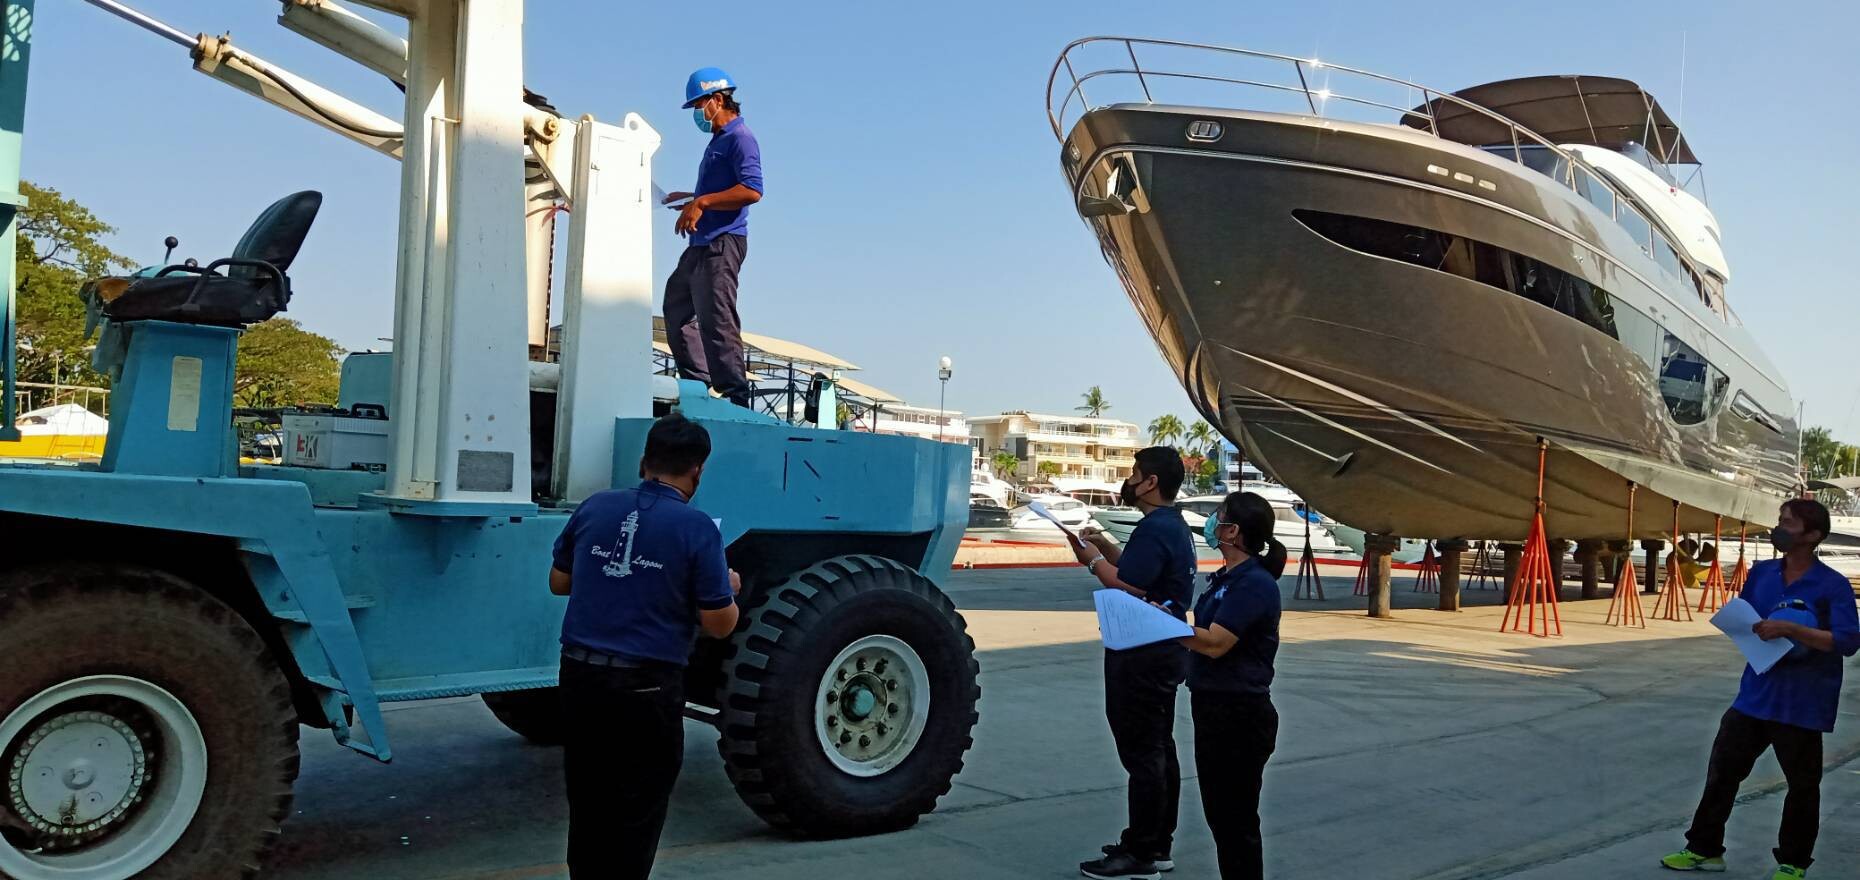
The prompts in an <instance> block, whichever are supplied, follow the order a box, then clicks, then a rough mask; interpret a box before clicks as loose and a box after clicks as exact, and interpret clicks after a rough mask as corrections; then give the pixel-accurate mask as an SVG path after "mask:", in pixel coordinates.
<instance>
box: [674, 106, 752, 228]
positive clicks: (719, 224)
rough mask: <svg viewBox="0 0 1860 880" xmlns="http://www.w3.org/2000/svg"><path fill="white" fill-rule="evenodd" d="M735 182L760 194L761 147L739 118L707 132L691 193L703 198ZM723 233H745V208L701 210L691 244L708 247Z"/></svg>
mask: <svg viewBox="0 0 1860 880" xmlns="http://www.w3.org/2000/svg"><path fill="white" fill-rule="evenodd" d="M739 183H740V184H742V185H744V186H746V187H749V188H750V189H753V190H755V191H756V192H762V191H763V190H762V146H761V145H760V144H758V143H756V135H755V133H754V132H752V131H750V130H749V126H748V125H746V124H744V123H743V117H741V116H738V117H736V118H735V119H732V120H730V124H729V125H726V126H724V127H723V128H722V130H720V131H713V132H711V135H710V145H709V146H707V147H705V148H704V158H703V159H702V160H701V161H699V162H698V176H697V186H696V187H695V188H693V189H692V192H695V193H697V194H698V195H700V196H707V195H710V194H711V193H720V192H723V191H724V190H727V189H729V188H730V187H733V186H735V185H737V184H739ZM726 232H729V233H735V234H736V235H748V234H749V209H748V208H746V207H745V208H737V209H736V210H734V211H717V210H711V211H705V212H704V215H703V216H702V217H699V218H698V222H697V231H696V232H693V233H691V244H692V245H693V246H696V245H704V244H710V242H711V240H712V239H714V238H716V237H717V236H719V235H722V234H724V233H726Z"/></svg>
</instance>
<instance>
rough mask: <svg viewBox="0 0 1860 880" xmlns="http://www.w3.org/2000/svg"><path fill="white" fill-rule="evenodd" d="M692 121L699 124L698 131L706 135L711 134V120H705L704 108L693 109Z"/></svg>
mask: <svg viewBox="0 0 1860 880" xmlns="http://www.w3.org/2000/svg"><path fill="white" fill-rule="evenodd" d="M691 121H693V122H696V123H697V129H698V131H701V132H703V133H705V134H710V120H708V119H705V118H704V108H702V107H693V108H691Z"/></svg>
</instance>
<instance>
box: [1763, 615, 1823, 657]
mask: <svg viewBox="0 0 1860 880" xmlns="http://www.w3.org/2000/svg"><path fill="white" fill-rule="evenodd" d="M1769 619H1771V620H1786V621H1789V622H1790V623H1799V624H1801V625H1803V626H1806V627H1811V628H1812V627H1820V626H1821V621H1819V620H1816V619H1815V612H1813V611H1810V610H1808V609H1807V608H1792V607H1783V608H1778V609H1776V610H1775V611H1772V612H1770V618H1769ZM1790 641H1791V642H1793V643H1794V644H1795V647H1793V648H1790V649H1789V653H1788V655H1787V656H1788V658H1789V659H1791V660H1799V659H1801V658H1803V657H1806V656H1808V652H1809V647H1808V646H1807V645H1804V644H1802V643H1801V642H1796V641H1795V640H1794V639H1791V640H1790Z"/></svg>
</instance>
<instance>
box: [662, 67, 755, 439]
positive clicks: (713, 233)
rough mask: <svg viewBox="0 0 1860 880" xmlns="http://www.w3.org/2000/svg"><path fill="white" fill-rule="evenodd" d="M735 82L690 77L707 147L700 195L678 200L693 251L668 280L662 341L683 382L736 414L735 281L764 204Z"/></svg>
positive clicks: (668, 200) (705, 74)
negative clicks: (697, 385)
mask: <svg viewBox="0 0 1860 880" xmlns="http://www.w3.org/2000/svg"><path fill="white" fill-rule="evenodd" d="M735 94H736V80H734V79H731V78H730V75H729V74H727V73H724V72H723V71H722V70H719V69H718V68H715V67H705V68H702V69H699V70H698V71H697V72H695V73H693V74H691V79H690V80H689V81H688V82H686V83H685V107H687V108H689V109H690V110H691V116H692V118H693V119H694V120H695V121H696V123H697V127H698V130H699V131H703V132H709V133H710V145H709V146H707V147H705V149H704V158H703V160H701V161H700V162H699V163H698V176H697V192H695V193H689V192H675V193H670V194H668V195H667V196H666V197H665V204H668V205H670V204H672V203H674V202H683V204H682V205H677V206H676V207H677V208H678V222H677V224H676V225H675V227H674V228H675V229H676V230H677V232H678V234H679V235H682V236H688V237H689V238H690V244H689V245H688V246H687V247H686V248H685V252H684V254H682V255H680V256H679V258H678V266H677V268H674V269H673V270H672V275H671V277H670V278H667V279H666V280H665V341H666V343H667V344H668V345H670V346H671V349H672V357H673V359H675V360H676V361H677V362H678V375H679V377H680V378H684V379H696V380H698V381H700V382H703V383H705V384H707V385H709V386H710V387H711V389H712V390H714V391H716V392H717V393H718V394H719V395H721V396H723V397H724V398H726V399H728V400H729V401H730V402H731V403H734V404H736V405H738V406H748V405H749V379H748V375H747V373H746V371H745V368H744V366H743V336H742V321H741V320H740V319H739V318H738V317H737V313H736V278H737V275H738V273H740V272H741V271H742V268H743V259H744V258H745V257H746V256H748V253H749V206H750V205H753V204H755V203H756V202H759V201H761V200H762V148H761V147H760V146H759V145H758V144H757V143H756V136H755V134H753V133H752V132H750V130H749V126H748V125H746V124H745V123H744V122H743V117H742V112H743V108H742V107H741V106H740V105H738V104H737V103H736V98H735Z"/></svg>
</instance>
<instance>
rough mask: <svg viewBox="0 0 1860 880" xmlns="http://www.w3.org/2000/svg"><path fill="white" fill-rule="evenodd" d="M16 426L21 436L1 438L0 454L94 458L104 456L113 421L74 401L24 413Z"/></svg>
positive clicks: (89, 459)
mask: <svg viewBox="0 0 1860 880" xmlns="http://www.w3.org/2000/svg"><path fill="white" fill-rule="evenodd" d="M13 426H14V427H15V428H17V429H19V439H18V440H12V441H0V458H47V459H59V460H65V461H92V460H96V459H99V458H102V457H103V445H104V440H105V438H106V437H108V436H109V433H110V421H109V420H108V419H106V418H104V417H102V416H100V415H97V414H96V413H93V412H91V411H90V410H87V409H85V408H84V407H81V406H79V405H77V404H75V403H63V404H59V405H57V406H46V407H40V408H39V409H35V410H32V411H30V412H25V413H21V414H20V415H19V417H18V418H16V419H14V421H13Z"/></svg>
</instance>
